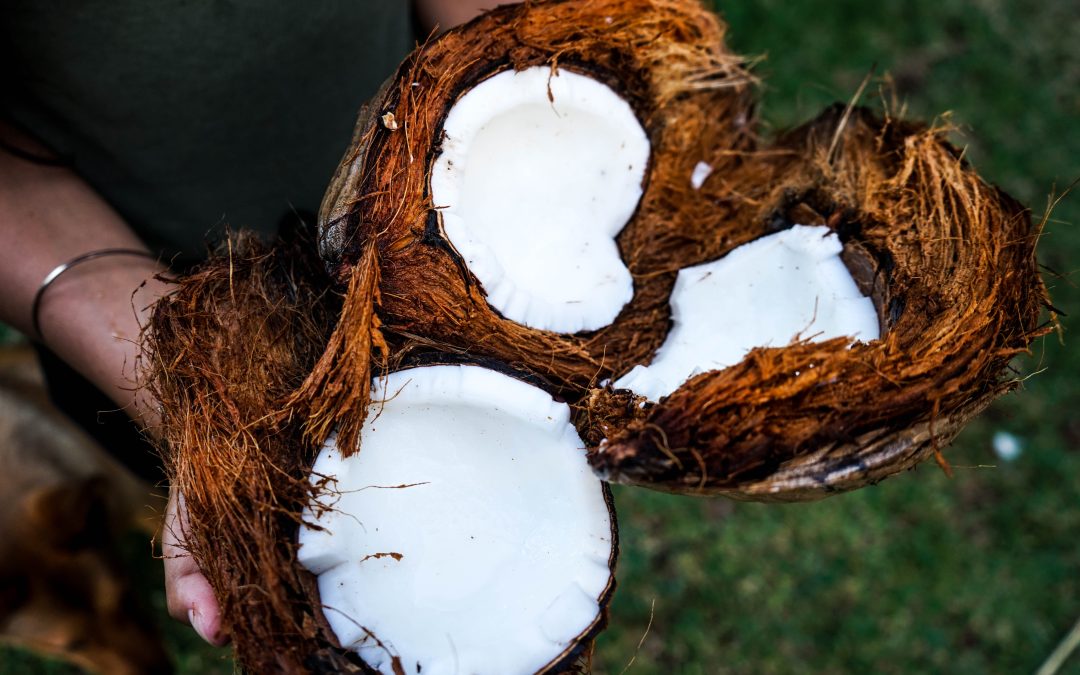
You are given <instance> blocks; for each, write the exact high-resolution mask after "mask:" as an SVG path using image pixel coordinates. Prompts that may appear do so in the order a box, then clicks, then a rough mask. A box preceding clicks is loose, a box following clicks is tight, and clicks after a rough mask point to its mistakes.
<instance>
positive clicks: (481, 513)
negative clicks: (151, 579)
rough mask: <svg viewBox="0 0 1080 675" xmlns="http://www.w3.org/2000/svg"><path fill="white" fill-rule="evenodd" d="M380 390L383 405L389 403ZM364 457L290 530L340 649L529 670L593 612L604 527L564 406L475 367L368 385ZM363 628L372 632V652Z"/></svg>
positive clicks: (606, 563) (458, 668)
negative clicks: (315, 582) (369, 401)
mask: <svg viewBox="0 0 1080 675" xmlns="http://www.w3.org/2000/svg"><path fill="white" fill-rule="evenodd" d="M384 399H385V401H384ZM372 400H373V403H372V405H371V408H370V411H369V418H368V420H367V421H366V423H365V426H364V431H363V446H362V448H361V450H360V452H359V453H357V454H356V455H354V456H353V457H350V458H349V459H346V460H342V458H341V455H340V453H339V452H338V451H337V449H336V447H335V446H334V441H333V439H331V440H330V441H329V442H328V443H327V444H326V446H325V447H324V448H323V450H322V452H321V453H320V455H319V457H318V458H317V460H316V462H315V465H314V467H313V470H312V481H313V482H318V481H319V480H320V479H321V478H322V477H324V476H325V477H330V478H331V479H332V482H331V484H330V491H329V492H327V493H325V494H323V495H322V496H320V497H319V498H318V500H317V502H316V504H315V505H314V507H313V508H312V509H309V511H308V513H307V514H306V515H305V521H306V522H310V523H314V524H317V526H318V527H320V528H322V529H315V528H313V527H308V526H304V527H302V528H301V531H300V549H299V560H300V562H301V564H303V565H304V566H305V567H307V568H308V569H309V570H311V571H312V572H313V573H315V574H316V575H318V585H319V592H320V595H321V601H322V604H323V607H324V610H323V612H324V614H325V616H326V618H327V620H328V621H329V623H330V625H331V627H332V628H333V630H334V632H335V634H336V635H337V637H338V640H339V641H340V642H341V644H342V645H343V646H346V647H348V648H351V649H353V650H355V651H356V652H358V653H359V654H360V656H361V657H362V658H363V659H364V660H365V661H366V662H367V663H368V664H370V665H372V666H373V667H375V668H377V669H379V670H380V671H382V672H384V673H391V672H392V669H391V667H392V662H391V657H392V656H398V657H400V659H401V663H402V665H403V666H404V668H405V670H406V672H422V673H424V675H429V674H430V675H438V674H440V673H446V674H451V673H533V672H536V671H537V670H539V669H541V668H543V667H544V666H546V665H548V664H549V663H550V662H552V661H553V660H555V659H556V658H559V657H560V656H561V655H562V654H563V653H564V652H565V651H566V650H567V649H569V648H572V647H573V646H574V645H575V643H576V642H577V641H578V639H579V637H580V636H581V634H582V633H584V632H586V631H587V630H588V629H589V628H590V627H592V626H593V625H594V623H595V622H596V621H597V619H598V617H599V615H600V612H601V608H600V606H599V604H598V601H599V599H600V598H601V597H602V596H603V595H604V593H605V591H606V590H607V588H608V586H609V584H610V583H611V577H612V570H611V560H612V547H613V541H612V540H613V535H612V521H611V514H610V513H609V510H608V504H607V502H606V500H605V497H604V492H603V487H602V484H601V483H600V481H599V480H598V479H597V478H596V477H595V476H594V475H593V474H592V472H591V471H590V469H589V466H588V464H587V463H586V461H585V452H584V444H583V443H582V441H581V439H580V438H579V437H578V435H577V433H576V432H575V430H574V428H573V427H572V426H571V425H570V411H569V408H568V406H567V405H566V404H563V403H557V402H555V401H554V400H552V398H551V396H549V395H548V394H547V393H545V392H544V391H542V390H540V389H538V388H536V387H533V386H531V385H528V384H526V383H524V382H521V381H519V380H515V379H513V378H511V377H509V376H506V375H503V374H501V373H497V372H494V371H490V370H487V369H484V368H480V367H477V366H432V367H426V368H415V369H411V370H405V371H400V372H397V373H394V374H392V375H390V376H389V377H387V378H386V379H385V380H382V381H376V390H375V391H374V392H373V398H372ZM373 636H377V639H378V641H379V642H381V645H380V644H379V643H378V642H376V640H375V639H374V637H373Z"/></svg>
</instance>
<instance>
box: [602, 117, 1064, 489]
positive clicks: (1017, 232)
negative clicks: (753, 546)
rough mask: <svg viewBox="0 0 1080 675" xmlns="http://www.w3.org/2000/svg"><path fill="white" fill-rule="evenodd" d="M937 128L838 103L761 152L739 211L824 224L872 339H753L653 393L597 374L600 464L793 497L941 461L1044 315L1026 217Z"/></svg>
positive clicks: (657, 477) (1011, 384)
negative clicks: (871, 311)
mask: <svg viewBox="0 0 1080 675" xmlns="http://www.w3.org/2000/svg"><path fill="white" fill-rule="evenodd" d="M946 131H947V129H945V128H927V127H925V126H923V125H920V124H914V123H907V122H902V121H899V120H895V119H892V118H890V117H888V116H886V117H884V118H880V117H877V116H876V115H874V114H873V113H871V112H870V111H868V110H865V109H848V108H844V107H843V106H837V107H834V108H833V109H831V110H829V111H826V112H825V113H824V114H822V115H821V116H819V117H818V119H816V120H814V121H813V122H811V123H809V124H807V125H805V126H803V127H801V128H799V129H796V130H794V131H792V132H790V133H788V134H786V135H784V136H782V137H781V138H780V139H778V140H777V141H776V143H775V144H774V145H773V146H772V147H770V148H768V149H767V150H762V151H761V152H759V153H758V155H757V161H756V162H755V164H754V166H753V171H752V175H753V176H754V178H756V179H757V180H759V181H760V183H759V184H758V185H757V187H753V186H750V185H747V184H745V183H743V184H740V185H739V188H738V189H739V192H740V194H743V195H745V196H747V198H749V199H752V200H753V202H754V203H755V204H756V206H755V207H754V208H751V209H747V212H746V213H745V215H744V217H745V218H746V220H745V221H744V222H745V223H747V224H748V225H750V226H751V227H756V228H757V230H758V232H759V233H761V234H765V233H767V232H769V231H771V230H775V229H783V228H788V227H791V225H792V224H793V223H795V222H800V223H806V222H812V223H815V224H819V225H823V226H826V227H828V228H830V229H831V230H833V231H835V232H836V234H837V236H838V237H839V239H840V240H841V241H843V242H844V244H843V251H842V253H841V256H842V258H843V260H844V262H845V264H846V266H847V268H848V270H849V271H850V272H851V273H852V276H853V277H854V279H855V280H856V282H857V283H858V285H859V288H860V289H861V290H862V292H863V293H865V294H866V295H868V296H869V297H870V298H871V299H872V300H873V302H874V305H875V307H876V310H877V315H878V321H879V325H880V330H881V338H880V339H877V340H870V341H866V342H861V341H860V342H857V343H855V344H853V345H852V344H851V340H850V339H848V338H836V339H833V340H829V341H825V342H821V343H815V342H813V341H812V340H806V341H800V342H797V343H794V344H790V345H786V346H783V347H782V348H776V346H774V347H772V348H769V347H768V346H767V345H762V348H760V349H755V350H753V351H751V352H750V353H749V354H748V355H747V356H746V357H745V358H743V359H742V360H741V361H739V362H738V363H737V364H734V365H731V366H729V367H726V368H723V369H720V370H713V371H710V372H705V373H701V374H697V375H696V376H694V377H693V378H691V379H690V380H689V381H688V382H686V383H685V384H684V385H682V386H681V387H679V388H678V389H676V390H675V391H674V392H673V393H672V394H671V395H670V396H668V397H666V398H664V399H662V400H661V401H660V402H659V403H657V404H654V403H653V402H651V401H648V400H646V399H647V397H642V396H638V395H635V394H634V393H632V392H629V391H625V390H624V391H619V390H612V389H595V390H593V391H592V392H591V393H590V394H589V396H588V397H587V398H586V400H584V401H583V402H582V403H581V409H582V415H581V419H583V420H587V422H585V423H584V424H583V425H582V426H583V427H584V426H591V429H587V430H586V429H583V436H584V437H585V438H586V439H587V440H589V441H590V442H591V443H593V444H594V447H595V448H596V449H595V451H594V453H593V454H592V456H591V461H592V463H593V466H594V467H595V468H596V469H597V470H598V472H600V473H601V475H604V476H605V477H607V478H608V479H610V480H616V481H619V482H625V483H631V484H641V485H647V486H649V487H654V488H658V489H661V490H667V491H673V492H680V493H689V494H724V495H728V496H732V497H736V498H742V499H755V500H796V499H812V498H819V497H821V496H824V495H827V494H830V493H832V492H836V491H842V490H850V489H853V488H857V487H861V486H863V485H867V484H871V483H874V482H877V481H878V480H881V479H882V478H884V477H886V476H889V475H892V474H894V473H896V472H899V471H902V470H904V469H907V468H910V467H912V466H914V465H915V464H916V463H918V462H920V461H922V460H923V459H925V458H927V457H928V456H930V455H936V456H938V457H939V459H940V461H941V462H942V463H943V464H944V460H943V459H941V458H940V453H939V452H938V451H939V450H940V448H942V447H943V446H944V445H946V444H947V443H948V442H949V441H951V440H952V438H953V437H954V436H955V435H956V434H957V433H958V432H959V430H960V429H961V428H962V427H963V425H964V423H965V422H967V421H968V420H970V419H971V417H973V416H974V415H976V414H977V413H978V412H980V411H982V410H983V409H985V407H986V406H987V405H989V403H990V402H991V401H992V400H993V399H995V398H997V397H998V396H1001V395H1002V394H1004V393H1005V392H1007V391H1009V390H1011V389H1013V388H1015V387H1016V386H1017V384H1018V380H1017V379H1015V378H1007V377H1005V378H1003V377H1002V374H1003V373H1004V372H1005V370H1006V369H1007V367H1008V364H1009V361H1010V359H1012V358H1013V357H1014V356H1015V355H1017V354H1019V353H1023V352H1025V351H1026V350H1027V349H1028V345H1029V344H1030V342H1031V341H1032V339H1034V337H1036V336H1037V335H1040V334H1042V333H1044V332H1046V331H1047V330H1048V329H1049V328H1048V327H1047V326H1040V324H1039V313H1040V310H1041V309H1042V308H1043V307H1044V306H1047V304H1046V303H1047V297H1046V292H1045V288H1044V286H1043V284H1042V281H1041V279H1040V277H1039V274H1038V269H1037V265H1036V262H1035V254H1034V250H1035V243H1036V239H1037V235H1038V232H1039V228H1038V226H1037V225H1035V224H1033V223H1032V221H1031V218H1030V214H1029V213H1028V212H1027V211H1026V210H1025V209H1024V208H1023V207H1022V206H1020V205H1019V204H1017V203H1016V202H1015V201H1014V200H1013V199H1011V198H1010V197H1008V196H1007V195H1006V194H1004V193H1003V192H1001V191H1000V190H998V189H997V188H994V187H992V186H989V185H987V184H986V183H984V182H983V181H982V180H981V179H980V178H979V177H978V176H977V175H976V174H975V173H974V171H972V170H971V169H970V167H968V166H967V165H966V164H965V162H964V161H963V159H962V157H961V154H962V153H961V152H960V151H958V150H957V149H956V148H954V147H952V146H951V145H949V144H948V143H947V142H946V140H945V139H944V135H945V133H946ZM748 170H749V168H748ZM710 185H711V184H706V186H705V187H704V188H703V190H705V191H710ZM721 190H722V192H724V193H726V190H725V189H724V188H721ZM855 332H856V331H855V330H851V329H849V331H848V333H849V335H850V334H853V333H855Z"/></svg>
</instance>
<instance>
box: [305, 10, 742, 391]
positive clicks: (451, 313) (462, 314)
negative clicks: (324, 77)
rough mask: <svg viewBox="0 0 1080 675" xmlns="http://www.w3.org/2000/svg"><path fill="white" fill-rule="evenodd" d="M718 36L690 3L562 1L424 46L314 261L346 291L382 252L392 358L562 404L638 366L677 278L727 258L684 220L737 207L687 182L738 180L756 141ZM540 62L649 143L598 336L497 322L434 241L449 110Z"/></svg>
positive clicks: (390, 102) (390, 101)
mask: <svg viewBox="0 0 1080 675" xmlns="http://www.w3.org/2000/svg"><path fill="white" fill-rule="evenodd" d="M723 37H724V25H723V24H722V23H721V22H720V21H719V19H718V18H717V17H716V15H715V14H713V13H712V12H709V11H707V10H706V9H705V8H704V7H702V6H701V5H700V4H699V3H697V2H692V1H686V0H681V1H680V0H630V1H626V0H602V1H599V2H587V3H582V2H569V1H561V2H559V1H557V2H536V3H525V4H521V5H512V6H505V7H501V8H499V9H498V10H496V11H493V12H491V13H489V14H487V15H485V16H483V17H481V18H480V19H478V20H476V21H474V22H472V23H470V24H467V25H466V26H463V27H460V28H458V29H455V30H452V31H450V32H448V33H447V34H445V35H444V36H442V37H441V38H439V39H438V40H436V41H434V42H432V43H430V44H428V45H425V46H423V47H421V48H420V49H419V50H417V51H416V52H415V53H413V55H412V56H410V57H409V59H408V60H407V61H406V62H405V63H404V64H402V66H401V68H400V69H399V71H398V73H397V75H396V76H395V78H394V79H393V80H391V81H390V82H389V83H388V84H387V85H386V86H385V87H384V88H383V93H382V94H381V96H380V97H378V98H377V99H376V100H375V101H374V102H373V103H372V104H371V105H369V107H368V108H366V110H365V113H364V114H362V115H361V117H360V120H359V123H358V125H357V130H356V132H355V136H354V138H355V140H354V143H353V146H352V147H351V148H350V150H349V151H348V152H347V153H346V155H345V158H344V159H343V161H342V164H341V166H340V168H339V169H338V171H337V175H336V176H335V178H334V181H333V183H332V184H331V187H330V190H329V191H328V192H327V195H326V198H325V200H324V202H323V207H322V211H321V214H320V230H321V251H322V253H323V256H324V257H325V258H326V259H327V261H328V265H329V267H330V269H331V272H332V274H334V275H335V276H336V277H337V278H338V279H339V280H340V282H341V283H342V284H344V283H346V282H347V277H348V275H349V274H350V273H351V270H352V269H353V268H354V267H355V265H356V262H357V261H358V259H359V256H360V253H361V251H363V250H364V246H365V245H367V244H368V243H369V242H372V241H375V242H377V247H378V256H379V261H380V264H381V269H382V281H381V285H380V292H381V304H380V308H379V316H380V317H381V319H382V321H383V322H384V323H385V329H386V333H387V334H388V335H389V336H391V338H392V339H393V340H394V341H395V343H396V344H397V345H398V349H399V352H400V350H402V349H404V350H428V351H430V350H434V351H440V352H449V353H466V354H468V355H469V357H471V358H474V359H494V360H498V361H501V362H503V363H505V364H507V365H509V366H510V367H513V368H517V369H520V370H522V371H526V372H528V373H531V374H535V375H539V376H541V377H543V378H546V379H547V380H548V381H549V382H550V384H551V387H550V389H552V390H553V392H554V393H559V394H562V395H564V396H566V397H568V398H570V399H576V398H579V397H581V396H582V395H583V394H584V393H585V391H586V389H587V387H588V386H590V385H593V384H595V383H596V382H599V381H601V380H603V379H606V378H610V377H612V376H614V375H615V374H617V373H619V372H622V371H625V370H628V369H629V368H630V367H632V366H633V365H634V364H635V363H641V362H643V361H646V360H647V359H648V358H650V356H651V355H652V353H653V352H654V351H655V350H656V348H657V347H659V346H660V344H661V343H662V341H663V339H664V336H665V334H666V326H667V322H668V317H669V314H670V310H669V307H668V296H669V295H670V293H671V289H672V287H673V285H674V283H675V276H676V273H677V271H678V268H679V267H682V266H683V264H684V263H685V261H686V260H688V259H698V258H701V259H707V258H710V257H715V255H716V254H717V253H718V252H719V250H721V249H720V248H718V245H719V243H718V242H717V241H716V239H715V237H714V233H712V232H709V231H707V230H706V229H705V228H703V227H702V224H701V223H695V222H694V220H695V219H696V218H698V216H699V214H700V213H702V212H705V211H708V212H710V213H713V214H714V215H716V216H717V217H719V216H720V215H721V214H723V213H725V212H727V211H730V210H731V208H732V205H730V204H725V203H714V202H710V201H707V199H706V198H705V197H704V196H701V195H695V194H691V193H692V191H691V190H690V189H689V185H688V178H687V177H688V176H689V175H690V172H691V171H692V170H693V167H694V165H695V164H696V163H697V162H698V161H699V160H702V159H704V160H708V161H710V162H711V163H712V164H713V166H714V167H715V168H716V170H717V171H718V172H720V173H727V172H729V171H733V170H734V169H735V167H737V166H738V165H739V164H740V163H741V162H742V161H743V157H744V155H743V151H744V150H748V149H749V148H750V147H751V143H752V128H753V125H752V123H751V122H752V117H753V115H752V106H753V102H752V99H751V84H752V82H753V78H752V77H751V76H750V75H749V73H748V72H747V71H746V70H745V69H744V68H743V63H744V62H743V59H741V58H740V57H738V56H735V55H733V54H731V53H730V52H728V51H727V50H726V49H725V47H724V44H723ZM538 65H540V66H547V67H550V68H552V69H553V70H556V69H569V70H574V71H577V72H581V73H585V74H589V75H591V76H592V77H595V78H597V79H599V80H601V81H603V82H605V83H606V84H608V85H609V86H610V87H611V88H612V89H613V90H614V91H616V92H617V93H619V94H620V95H622V96H623V97H624V99H625V100H627V101H628V102H629V103H630V105H631V107H632V108H633V109H634V110H635V112H636V114H637V115H638V118H639V120H640V121H641V123H642V125H643V127H644V129H645V130H646V133H647V134H648V136H649V139H650V142H651V145H652V155H651V158H650V168H649V178H648V181H647V184H646V185H645V191H644V195H643V196H642V199H641V202H640V204H639V207H638V210H637V213H636V215H635V216H634V218H633V219H632V220H631V222H630V223H629V224H628V225H627V226H626V227H625V229H624V230H623V231H622V233H621V234H620V236H619V238H618V246H619V250H620V252H621V254H622V257H623V259H624V260H625V261H626V263H627V265H628V267H629V269H630V270H631V273H632V274H633V278H634V296H633V299H632V300H631V302H630V303H629V304H628V305H627V306H626V307H624V309H623V310H622V312H621V313H620V314H619V316H618V317H617V318H616V320H615V321H614V323H612V324H611V325H609V326H607V327H605V328H603V329H601V330H598V331H595V332H592V333H585V334H577V335H566V334H558V333H553V332H548V331H542V330H534V329H531V328H527V327H525V326H523V325H521V324H518V323H516V322H513V321H510V320H507V319H505V318H503V317H502V316H500V315H499V313H498V312H497V311H495V310H494V309H493V308H492V307H491V306H490V305H489V304H488V302H487V300H486V297H485V295H484V291H483V288H482V287H481V285H480V283H479V282H478V281H477V280H476V278H475V277H474V276H473V275H472V274H471V273H470V272H469V270H468V269H467V267H466V265H465V263H464V261H463V260H462V259H461V257H460V256H459V255H458V253H457V252H456V251H455V249H454V247H453V246H452V245H451V244H450V242H449V241H448V240H447V239H446V237H445V236H444V235H443V233H442V228H441V223H440V215H439V208H438V207H439V205H438V204H435V203H433V202H432V200H431V196H430V194H429V189H428V183H429V177H430V171H431V165H432V163H433V159H434V157H435V156H437V154H438V151H439V143H440V139H441V134H442V120H443V119H444V117H445V115H446V113H447V112H448V111H449V109H450V108H451V107H452V106H453V104H454V102H455V101H457V99H458V98H459V97H460V96H461V95H462V94H463V93H464V92H466V91H468V89H470V88H471V87H473V86H475V85H476V84H477V83H479V82H480V81H482V80H483V79H484V78H487V77H490V76H491V75H494V74H496V73H498V72H501V71H503V70H506V69H510V68H513V69H518V70H520V69H524V68H528V67H531V66H538Z"/></svg>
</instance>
